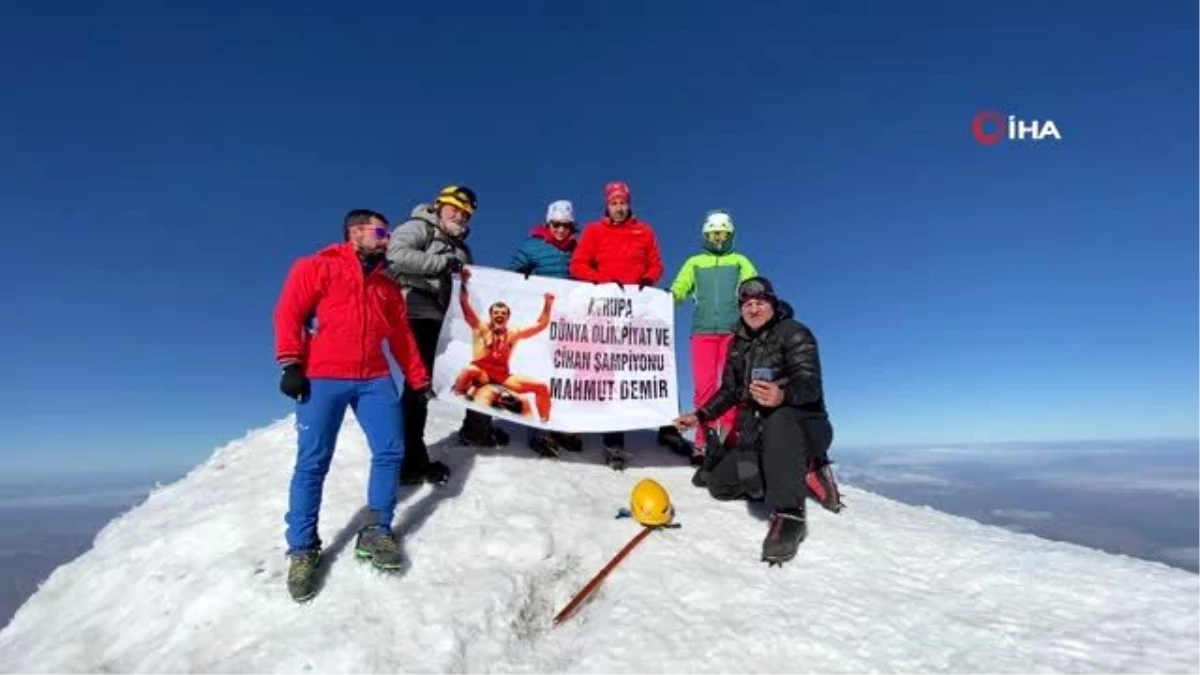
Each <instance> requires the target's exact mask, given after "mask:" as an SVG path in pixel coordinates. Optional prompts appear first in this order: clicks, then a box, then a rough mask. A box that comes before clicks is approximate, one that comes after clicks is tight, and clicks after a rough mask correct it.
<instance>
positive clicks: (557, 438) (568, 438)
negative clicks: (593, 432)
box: [550, 431, 583, 452]
mask: <svg viewBox="0 0 1200 675" xmlns="http://www.w3.org/2000/svg"><path fill="white" fill-rule="evenodd" d="M550 436H551V437H552V438H554V442H555V443H557V444H558V447H560V448H562V449H563V450H566V451H567V452H583V438H581V437H580V436H579V434H569V433H566V432H565V431H555V432H552V433H551V434H550Z"/></svg>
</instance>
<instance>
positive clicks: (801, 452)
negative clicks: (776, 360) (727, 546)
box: [707, 406, 833, 510]
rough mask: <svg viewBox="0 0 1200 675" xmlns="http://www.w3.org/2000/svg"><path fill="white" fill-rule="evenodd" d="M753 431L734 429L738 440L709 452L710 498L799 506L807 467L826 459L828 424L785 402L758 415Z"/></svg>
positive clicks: (830, 432) (830, 430) (830, 437)
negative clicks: (717, 452)
mask: <svg viewBox="0 0 1200 675" xmlns="http://www.w3.org/2000/svg"><path fill="white" fill-rule="evenodd" d="M759 425H760V426H759V429H757V430H751V431H752V432H753V431H757V432H758V433H750V434H744V433H740V432H739V438H738V445H737V447H736V448H730V449H728V450H726V451H725V452H723V453H722V454H721V455H720V456H719V457H715V458H710V461H711V462H712V463H711V465H710V468H709V471H708V481H707V485H708V493H709V494H710V495H712V496H713V497H714V498H716V499H720V500H733V499H750V500H754V501H758V500H762V501H763V502H765V503H766V505H767V506H769V507H770V508H772V509H774V510H780V509H800V508H803V507H804V500H805V498H806V497H807V496H808V490H807V488H806V487H805V482H804V481H805V476H806V475H807V474H808V467H809V466H810V465H813V464H816V465H817V466H820V465H822V464H825V463H828V457H827V456H826V453H828V451H829V446H830V445H832V444H833V425H832V424H830V422H829V419H828V418H827V417H812V416H811V415H806V414H805V413H803V412H800V411H798V410H796V409H795V408H791V407H788V406H781V407H779V408H776V409H774V410H772V411H770V412H769V413H767V414H765V415H763V417H762V418H761V419H760V421H759Z"/></svg>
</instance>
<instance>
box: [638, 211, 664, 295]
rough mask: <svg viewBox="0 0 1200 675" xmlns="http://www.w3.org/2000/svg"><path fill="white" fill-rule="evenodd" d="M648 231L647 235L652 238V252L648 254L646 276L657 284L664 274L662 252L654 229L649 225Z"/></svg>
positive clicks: (650, 247)
mask: <svg viewBox="0 0 1200 675" xmlns="http://www.w3.org/2000/svg"><path fill="white" fill-rule="evenodd" d="M646 232H647V235H646V236H648V237H649V238H650V246H649V250H650V253H649V254H648V256H647V257H648V259H647V260H646V278H647V279H649V280H650V282H651V283H654V284H657V283H658V282H659V281H660V280H662V275H663V261H662V252H661V251H659V249H658V237H656V236H655V235H654V230H652V229H650V226H649V225H647V226H646ZM639 281H640V279H639Z"/></svg>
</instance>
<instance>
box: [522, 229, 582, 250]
mask: <svg viewBox="0 0 1200 675" xmlns="http://www.w3.org/2000/svg"><path fill="white" fill-rule="evenodd" d="M529 236H531V237H533V238H534V239H541V240H542V241H544V242H546V243H547V244H550V245H551V246H553V247H554V248H557V249H558V250H560V251H570V250H571V249H573V248H575V241H576V237H577V234H576V233H575V232H572V233H571V236H569V237H567V238H566V239H563V240H562V241H559V240H558V239H555V238H554V232H552V231H551V230H550V226H549V225H547V224H546V223H541V224H540V225H534V226H533V229H531V230H530V231H529Z"/></svg>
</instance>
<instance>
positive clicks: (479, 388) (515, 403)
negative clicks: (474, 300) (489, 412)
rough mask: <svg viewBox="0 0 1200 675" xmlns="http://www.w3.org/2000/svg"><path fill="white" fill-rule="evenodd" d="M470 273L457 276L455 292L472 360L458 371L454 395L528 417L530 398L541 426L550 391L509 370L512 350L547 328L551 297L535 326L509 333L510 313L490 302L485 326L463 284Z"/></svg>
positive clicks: (545, 418)
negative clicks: (459, 285)
mask: <svg viewBox="0 0 1200 675" xmlns="http://www.w3.org/2000/svg"><path fill="white" fill-rule="evenodd" d="M470 277H471V273H470V271H469V270H467V269H466V268H464V269H463V271H462V273H461V278H462V289H461V290H460V292H459V296H458V297H459V304H460V305H461V307H462V313H463V317H464V318H465V319H466V321H467V325H468V326H470V327H471V335H472V349H471V352H472V359H471V364H470V365H468V366H467V367H466V368H463V369H462V372H460V373H459V374H458V377H457V378H456V379H455V381H454V393H456V394H458V395H459V396H464V397H466V398H469V399H471V400H472V401H475V402H476V403H479V404H481V405H486V406H489V407H493V408H502V409H505V410H508V411H510V412H513V413H516V414H519V415H524V416H526V417H532V411H531V410H530V408H529V403H528V401H527V400H526V399H524V398H523V396H525V395H527V394H533V398H534V405H535V406H536V408H537V414H538V417H540V418H541V420H542V422H548V421H550V387H549V385H547V384H545V383H544V382H539V381H538V380H536V379H534V378H532V377H529V376H527V375H517V374H514V373H512V372H511V371H510V370H509V361H510V360H511V359H512V352H513V348H514V347H516V345H517V343H518V342H520V341H521V340H524V339H526V338H530V337H533V336H534V335H537V334H538V333H540V332H542V331H544V330H546V328H548V327H549V326H550V308H551V306H552V305H553V304H554V294H553V293H546V294H545V300H546V303H545V304H544V305H543V306H542V314H541V316H539V317H538V320H537V323H535V324H533V325H532V326H529V327H528V328H522V329H520V330H512V329H510V328H509V323H508V322H509V319H511V318H512V310H511V309H510V308H509V306H508V305H506V304H504V303H503V302H494V303H492V305H491V307H488V320H487V322H486V323H484V322H481V321H480V320H479V315H477V314H476V313H475V309H474V308H473V307H471V301H470V298H469V296H470V294H469V293H468V291H467V283H468V281H469V280H470Z"/></svg>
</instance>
